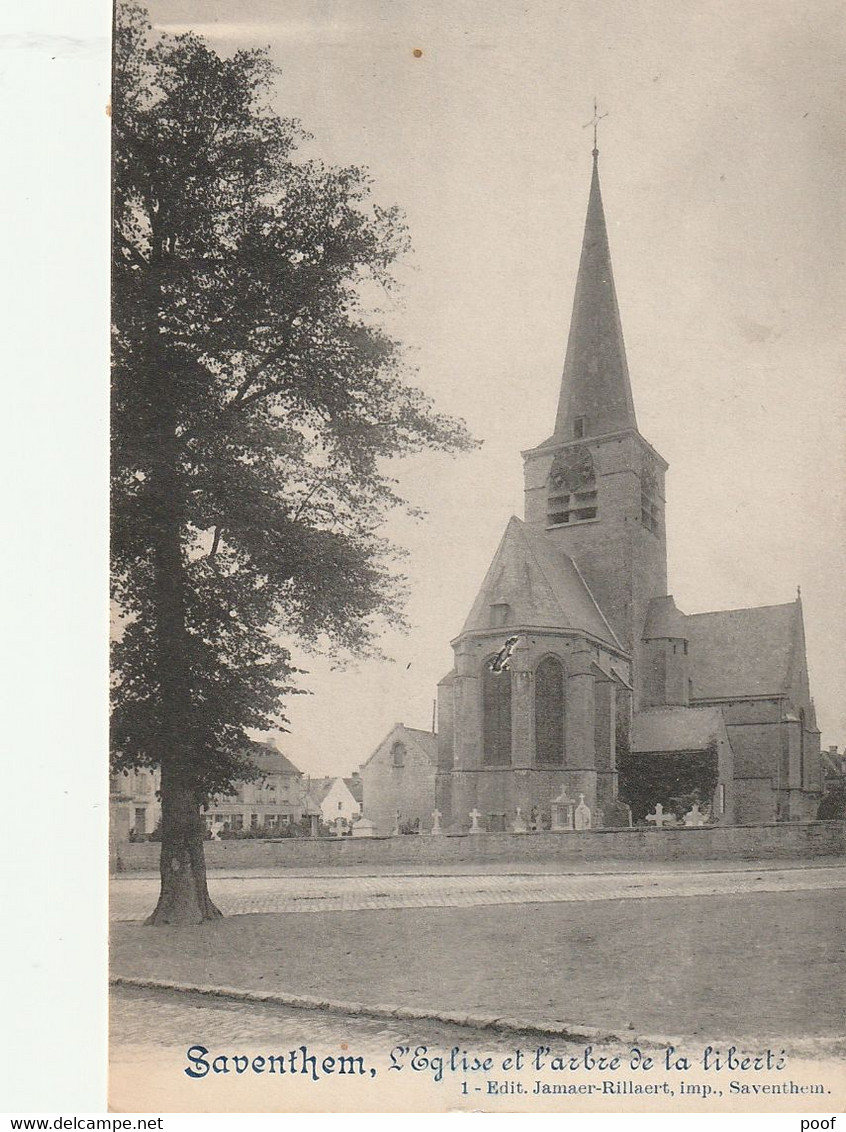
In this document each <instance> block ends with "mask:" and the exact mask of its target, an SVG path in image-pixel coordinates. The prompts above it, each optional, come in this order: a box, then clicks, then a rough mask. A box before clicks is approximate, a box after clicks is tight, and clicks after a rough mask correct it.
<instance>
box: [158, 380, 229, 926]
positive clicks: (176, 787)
mask: <svg viewBox="0 0 846 1132" xmlns="http://www.w3.org/2000/svg"><path fill="white" fill-rule="evenodd" d="M158 368H159V372H160V373H161V374H162V398H161V405H160V408H159V419H158V422H157V423H158V430H157V431H158V433H159V444H158V453H159V459H158V461H157V464H156V467H155V470H154V473H153V475H152V477H151V489H152V495H153V500H154V505H155V520H156V521H155V527H154V530H153V532H152V534H153V546H152V550H153V568H154V579H155V582H154V587H155V624H156V634H155V639H156V654H157V655H156V667H157V671H158V677H159V681H158V682H159V688H158V709H159V719H160V731H159V735H158V748H159V749H158V761H159V765H160V767H161V774H162V778H161V797H162V851H161V858H160V863H159V871H160V875H161V891H160V893H159V901H158V904H157V905H156V907H155V910H154V911H153V913H152V915H151V916H149V917H148V919H147V920H146V923H147V924H199V923H202V922H203V921H204V920H215V919H218V918H219V917H220V916H221V915H222V912H220V910H219V909H218V908H216V907H215V905H214V904H213V903H212V901H211V898H210V897H209V892H208V886H207V881H206V861H205V852H204V834H205V822H204V821H203V816H202V813H201V812H200V791H199V790H198V788H197V780H198V777H199V774H198V771H199V767H198V765H197V758H198V757H199V756H200V752H199V751H198V750H197V739H196V730H195V726H194V712H193V704H192V688H191V672H190V663H189V659H188V658H189V655H190V650H189V647H188V632H187V628H186V617H185V613H186V610H185V561H184V557H183V551H182V528H183V500H182V494H181V493H182V490H183V484H182V483H181V482H180V476H179V471H178V467H179V455H178V442H177V440H176V411H175V407H174V403H173V396H174V394H173V382H172V380H171V379H170V374H169V372H168V367H167V364H166V359H161V361H160V363H159V367H158Z"/></svg>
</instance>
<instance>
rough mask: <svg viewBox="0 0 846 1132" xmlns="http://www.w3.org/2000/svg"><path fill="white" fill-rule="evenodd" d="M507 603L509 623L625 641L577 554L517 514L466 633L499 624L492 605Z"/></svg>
mask: <svg viewBox="0 0 846 1132" xmlns="http://www.w3.org/2000/svg"><path fill="white" fill-rule="evenodd" d="M503 604H504V605H507V606H508V616H507V620H506V625H525V626H526V627H530V626H531V627H532V628H538V629H546V628H550V629H575V630H578V631H581V632H584V633H588V634H590V635H591V636H593V637H597V638H599V640H602V641H605V642H607V643H608V644H610V645H612V646H613V647H614V648H620V647H621V646H620V643H619V641H618V640H617V638H616V637H615V636H614V633H613V631H612V629H611V627H610V626H609V624H608V622H607V621H606V620H605V618H604V616H603V615H602V613H601V611H600V609H599V606H598V605H597V604H596V601H595V600H594V597H593V595H592V594H591V592H590V590H589V589H588V587H587V585H586V583H585V581H584V579H583V578H582V576H581V574H580V573H579V571H578V568H577V567H576V564H575V563H574V562H573V560H572V558H570V556H569V555H567V554H565V553H564V551H563V550H561V548H560V547H559V546H558V545H557V544H556V543H555V542H553V541H552V540H551V539H550V538H548V537H547V536H546V535H545V534H542V533H541V532H539V531H535V530H532V529H531V528H530V527H528V526H527V525H526V524H525V523H523V522H521V521H520V519H517V518H515V517H513V516H512V518H511V519H510V520H509V522H508V526H507V527H506V528H505V534H504V535H503V536H502V541H501V542H500V544H499V548H498V549H497V552H496V554H495V555H494V560H493V562H492V563H491V566H490V569H489V570H488V572H487V574H486V575H485V580H484V581H483V582H482V588H481V589H480V590H479V594H478V596H477V598H476V600H475V602H474V604H473V608H472V609H471V611H470V616H469V617H468V618H467V620H466V622H465V623H464V628H463V629H462V633H469V632H473V631H474V630H480V629H491V628H493V624H492V619H491V606H492V605H503Z"/></svg>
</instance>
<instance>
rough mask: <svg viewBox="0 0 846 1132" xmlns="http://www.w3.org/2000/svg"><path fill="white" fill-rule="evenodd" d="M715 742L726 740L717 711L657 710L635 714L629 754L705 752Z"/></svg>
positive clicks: (724, 728)
mask: <svg viewBox="0 0 846 1132" xmlns="http://www.w3.org/2000/svg"><path fill="white" fill-rule="evenodd" d="M717 739H723V740H725V739H726V726H725V720H724V719H723V713H722V711H721V710H720V709H719V708H718V707H705V708H689V707H658V708H649V709H647V710H646V711H639V712H636V713H635V715H634V717H633V719H632V751H633V752H635V753H636V754H646V753H649V752H658V751H704V750H706V749H707V748H708V746H709V745H710V744H711V743H712V742H713V741H714V740H717Z"/></svg>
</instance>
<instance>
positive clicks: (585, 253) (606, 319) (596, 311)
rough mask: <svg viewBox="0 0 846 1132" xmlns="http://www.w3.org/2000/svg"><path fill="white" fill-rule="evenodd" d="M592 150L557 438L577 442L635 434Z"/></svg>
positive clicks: (634, 420) (596, 167) (627, 371)
mask: <svg viewBox="0 0 846 1132" xmlns="http://www.w3.org/2000/svg"><path fill="white" fill-rule="evenodd" d="M598 157H599V153H598V150H597V149H596V148H595V143H594V150H593V175H592V177H591V182H590V197H589V199H588V209H587V218H586V220H585V235H584V240H583V242H582V257H581V260H580V262H579V275H578V279H577V280H576V296H575V299H574V301H573V315H572V318H571V320H570V337H569V340H568V342H567V356H566V358H565V361H564V376H563V378H562V382H561V397H560V400H559V402H558V416H557V417H556V421H555V437H556V439H560V440H573V439H576V438H578V437H580V436H586V437H587V436H601V435H603V434H604V433H608V432H617V431H619V430H620V429H624V428H637V420H636V419H635V411H634V402H633V400H632V389H631V383H630V382H629V368H628V365H627V364H626V350H625V346H624V344H623V329H622V325H621V323H620V311H619V309H618V307H617V294H616V291H615V290H614V276H613V273H612V271H611V252H610V249H609V247H608V231H607V229H606V226H605V213H604V211H603V208H602V194H601V192H600V188H599V166H598Z"/></svg>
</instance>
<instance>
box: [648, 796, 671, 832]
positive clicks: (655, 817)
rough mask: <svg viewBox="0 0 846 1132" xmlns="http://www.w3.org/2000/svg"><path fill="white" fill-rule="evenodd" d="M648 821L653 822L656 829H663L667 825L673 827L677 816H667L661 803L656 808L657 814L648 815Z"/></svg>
mask: <svg viewBox="0 0 846 1132" xmlns="http://www.w3.org/2000/svg"><path fill="white" fill-rule="evenodd" d="M646 820H647V821H651V822H652V823H653V824H654V826H655V828H656V829H663V828H664V826H665V825H672V823H673V822H674V821H675V820H676V816H675V814H665V813H664V807H663V806H662V805H661V803H660V802H659V803H658V804H657V805H656V807H655V813H654V814H647V815H646Z"/></svg>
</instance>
